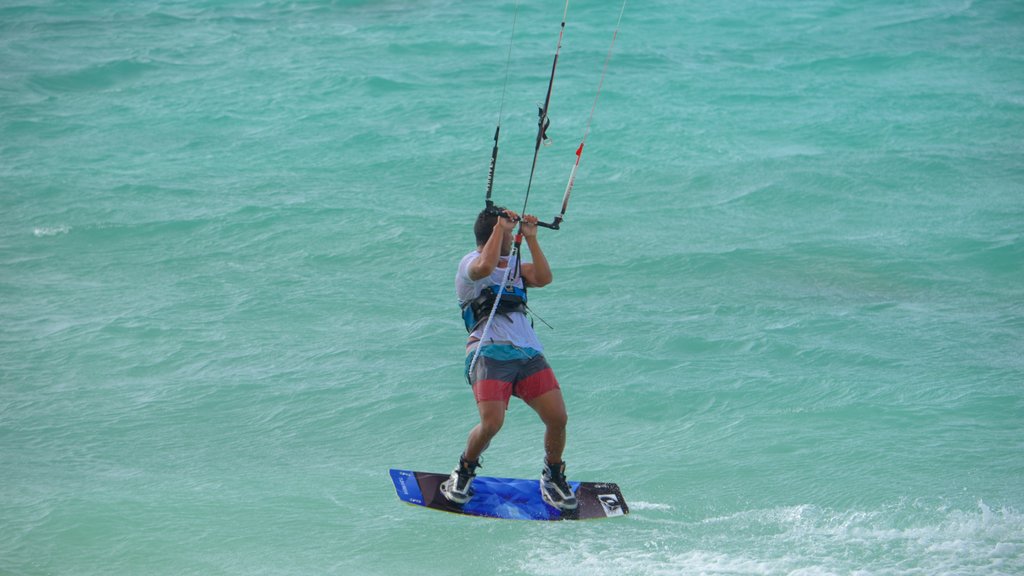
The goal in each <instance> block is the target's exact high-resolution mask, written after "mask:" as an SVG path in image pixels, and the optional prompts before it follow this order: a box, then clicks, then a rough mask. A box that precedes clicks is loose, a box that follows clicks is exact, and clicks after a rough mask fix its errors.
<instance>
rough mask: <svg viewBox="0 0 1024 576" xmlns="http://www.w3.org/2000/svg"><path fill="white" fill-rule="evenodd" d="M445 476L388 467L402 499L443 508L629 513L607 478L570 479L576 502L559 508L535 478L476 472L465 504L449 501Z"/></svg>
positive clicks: (510, 514)
mask: <svg viewBox="0 0 1024 576" xmlns="http://www.w3.org/2000/svg"><path fill="white" fill-rule="evenodd" d="M447 479H448V474H437V473H433V472H413V471H411V470H394V469H392V470H391V480H392V481H393V482H394V483H395V490H396V491H397V492H398V497H399V498H400V499H401V500H402V501H403V502H407V503H409V504H414V505H416V506H425V507H427V508H432V509H434V510H442V511H444V512H452V513H455V514H465V515H467V516H482V517H485V518H505V519H508V520H588V519H592V518H611V517H614V516H623V515H626V514H629V506H627V505H626V501H625V500H624V499H623V498H622V492H620V491H619V487H618V486H617V485H615V484H611V483H608V482H573V481H570V482H569V484H570V485H571V486H572V488H573V490H574V491H575V492H576V499H577V501H579V505H578V506H577V508H576V509H575V510H571V511H561V510H558V509H557V508H555V507H554V506H551V505H550V504H548V503H547V502H545V501H544V498H543V497H542V496H541V494H540V482H539V480H538V479H537V478H534V479H532V480H526V479H522V478H491V477H489V476H477V477H476V479H475V480H473V490H474V491H475V493H474V495H473V498H472V499H471V500H470V501H469V502H467V503H465V504H456V503H454V502H451V501H449V500H448V499H447V498H445V497H444V495H443V494H441V490H440V487H441V482H444V481H445V480H447Z"/></svg>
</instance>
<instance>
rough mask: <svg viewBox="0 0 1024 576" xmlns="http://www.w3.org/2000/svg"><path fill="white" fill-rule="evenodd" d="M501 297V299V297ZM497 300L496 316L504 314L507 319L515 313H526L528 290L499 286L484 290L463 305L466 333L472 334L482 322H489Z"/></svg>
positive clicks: (495, 285)
mask: <svg viewBox="0 0 1024 576" xmlns="http://www.w3.org/2000/svg"><path fill="white" fill-rule="evenodd" d="M499 295H500V297H499ZM495 299H497V300H498V310H497V311H496V312H495V313H496V314H502V315H504V316H505V317H506V318H507V317H508V316H509V315H510V314H512V313H513V312H522V313H523V314H525V313H526V311H527V308H526V288H520V287H518V286H506V287H505V288H502V287H501V286H500V285H498V284H494V285H492V286H488V287H486V288H484V289H483V290H482V291H481V292H480V295H479V296H477V297H476V298H474V299H472V300H470V301H469V302H466V303H465V304H463V305H462V320H463V322H465V323H466V331H467V332H469V333H470V334H472V333H473V330H476V328H477V326H479V325H480V323H481V322H483V321H485V320H487V316H488V315H489V314H490V313H491V308H493V307H494V301H495Z"/></svg>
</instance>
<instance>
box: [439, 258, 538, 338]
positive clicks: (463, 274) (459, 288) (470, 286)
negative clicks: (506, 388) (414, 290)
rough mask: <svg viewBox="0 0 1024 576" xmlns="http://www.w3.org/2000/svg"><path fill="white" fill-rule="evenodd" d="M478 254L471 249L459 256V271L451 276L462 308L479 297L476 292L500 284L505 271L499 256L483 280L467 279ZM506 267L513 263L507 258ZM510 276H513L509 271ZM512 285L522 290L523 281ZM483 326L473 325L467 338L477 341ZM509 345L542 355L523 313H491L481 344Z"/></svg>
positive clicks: (482, 323)
mask: <svg viewBox="0 0 1024 576" xmlns="http://www.w3.org/2000/svg"><path fill="white" fill-rule="evenodd" d="M478 256H480V252H479V251H478V250H474V251H472V252H470V253H469V254H466V255H465V256H463V257H462V261H461V262H459V272H458V273H457V274H456V275H455V294H456V295H457V296H458V298H459V306H462V305H463V304H465V303H466V302H469V301H471V300H473V299H474V298H476V297H477V296H479V295H480V292H482V291H483V290H484V288H486V287H488V286H497V285H499V284H501V281H502V279H504V278H505V268H502V267H501V265H502V264H503V263H505V262H504V260H505V257H504V256H503V257H502V261H499V262H498V267H495V268H494V271H492V272H491V275H490V276H489V277H487V278H481V279H479V280H477V281H476V282H474V281H472V280H470V279H469V265H470V264H472V263H473V260H475V259H476V258H477V257H478ZM509 260H510V261H509V262H508V263H506V264H505V265H506V266H513V267H514V266H515V260H514V259H511V258H510V259H509ZM511 274H515V270H514V269H513V270H512V272H511ZM512 284H513V285H514V286H516V287H519V288H523V279H522V278H519V277H517V278H515V279H514V280H513V282H512ZM484 324H486V322H481V323H480V325H479V326H477V328H476V330H474V331H473V333H472V334H470V339H471V340H472V339H475V340H479V339H480V338H481V336H482V335H483V331H484ZM492 343H493V344H498V343H502V344H512V345H513V346H517V347H519V348H533V349H534V350H536V351H537V352H543V351H544V347H543V346H541V343H540V339H538V338H537V333H536V332H534V330H533V325H532V324H531V323H530V319H529V318H527V317H526V314H523V313H522V312H512V313H510V314H508V315H505V314H495V315H494V320H493V321H492V322H491V325H490V327H489V328H488V329H487V342H485V344H492Z"/></svg>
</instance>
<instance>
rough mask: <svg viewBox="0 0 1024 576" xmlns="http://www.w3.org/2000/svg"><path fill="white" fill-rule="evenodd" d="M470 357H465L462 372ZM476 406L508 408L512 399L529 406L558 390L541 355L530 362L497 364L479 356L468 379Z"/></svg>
mask: <svg viewBox="0 0 1024 576" xmlns="http://www.w3.org/2000/svg"><path fill="white" fill-rule="evenodd" d="M472 357H473V353H472V352H470V353H469V354H468V355H467V357H466V369H467V370H468V369H469V364H470V362H471V361H472ZM468 377H469V383H470V385H471V386H472V387H473V396H474V397H475V398H476V401H477V402H488V401H504V402H505V405H506V406H508V402H509V399H510V398H511V397H512V396H515V397H517V398H520V399H522V400H523V401H525V402H529V401H530V400H533V399H534V398H537V397H539V396H542V395H544V394H546V393H548V392H550V391H552V390H558V389H559V386H558V380H557V379H556V378H555V372H554V371H553V370H552V369H551V366H549V365H548V361H547V360H546V359H545V358H544V355H543V354H537V355H536V356H533V357H530V358H514V359H510V360H498V359H495V358H491V357H488V356H484V355H483V354H480V355H479V356H478V357H477V359H476V365H475V366H474V367H473V373H472V374H469V375H468Z"/></svg>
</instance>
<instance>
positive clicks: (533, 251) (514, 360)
mask: <svg viewBox="0 0 1024 576" xmlns="http://www.w3.org/2000/svg"><path fill="white" fill-rule="evenodd" d="M517 222H520V225H521V228H520V230H521V231H522V234H523V237H524V238H525V239H526V245H527V247H529V249H530V257H531V260H532V262H531V263H517V262H516V261H515V260H516V259H515V258H512V257H510V256H511V252H512V230H513V229H514V228H515V226H516V223H517ZM473 232H474V234H475V235H476V244H477V247H476V250H474V251H472V252H470V253H469V254H467V255H466V256H465V257H463V258H462V261H461V262H460V263H459V271H458V273H457V274H456V276H455V290H456V293H457V294H458V298H459V304H460V305H461V306H462V308H463V318H464V319H465V320H466V329H467V330H468V331H469V332H470V334H469V340H468V342H467V344H466V371H467V377H468V379H469V383H470V385H471V386H472V388H473V396H474V397H475V398H476V406H477V410H478V411H479V413H480V423H479V424H477V425H476V426H475V427H474V428H473V429H472V430H471V431H470V432H469V439H468V440H467V442H466V450H465V452H463V454H462V456H461V457H460V458H459V465H458V466H457V467H456V468H455V470H454V471H452V474H451V476H450V477H449V478H448V480H446V481H445V482H444V483H442V485H441V491H442V493H443V494H444V495H445V497H447V498H448V499H449V500H451V501H452V502H455V503H458V504H464V503H466V502H468V501H469V499H470V498H472V496H473V490H472V484H473V478H474V477H475V476H476V469H477V467H479V466H480V455H481V454H482V453H483V451H484V450H485V449H487V446H488V445H489V444H490V441H491V439H492V438H494V436H495V435H496V434H497V433H498V431H499V430H500V429H501V426H502V424H503V423H504V421H505V411H506V410H507V409H508V403H509V400H510V398H511V397H512V396H516V397H518V398H520V399H522V400H523V401H524V402H526V404H527V405H528V406H530V408H533V410H534V411H536V412H537V415H538V416H540V419H541V421H542V422H543V423H544V425H545V426H546V430H545V432H544V452H545V457H544V469H543V471H542V473H541V481H540V490H541V494H542V495H543V497H544V500H546V501H547V502H548V503H549V504H551V505H552V506H555V507H556V508H560V509H562V510H572V509H575V508H576V505H577V502H576V495H575V494H573V492H572V488H571V487H570V486H569V483H568V482H567V481H566V479H565V462H563V461H562V450H563V449H564V448H565V424H566V420H567V419H568V416H567V415H566V411H565V402H564V401H563V399H562V391H561V389H559V387H558V380H556V379H555V374H554V372H553V371H552V370H551V367H550V366H548V363H547V360H545V359H544V354H543V351H544V348H543V346H541V343H540V340H539V339H538V338H537V334H536V332H534V330H533V325H532V323H531V322H530V320H529V319H528V318H527V317H526V289H527V288H540V287H542V286H546V285H547V284H549V283H550V282H551V279H552V277H551V268H550V267H549V266H548V261H547V259H546V258H545V257H544V252H543V251H542V250H541V248H540V244H539V243H538V242H537V218H536V217H535V216H532V215H525V216H523V217H522V219H521V220H520V218H519V215H518V214H516V213H515V212H513V211H511V210H505V209H503V208H496V209H495V208H491V209H485V210H483V211H482V212H480V214H479V215H478V216H477V219H476V223H475V225H474V226H473ZM510 267H511V270H509V268H510ZM506 273H507V275H508V282H507V283H505V284H504V286H503V285H502V281H503V280H504V279H505V278H506ZM498 293H500V294H501V297H500V298H498V303H499V307H498V310H497V312H496V313H495V314H494V317H493V319H492V320H491V322H490V324H489V325H488V322H487V318H488V315H489V314H490V312H491V308H492V306H493V304H494V301H495V299H496V295H497V294H498ZM485 327H486V335H485V334H484V330H485ZM481 340H483V341H481ZM478 346H479V347H480V351H479V354H478V355H477V347H478ZM475 355H476V356H477V357H476V362H475V364H473V358H474V356H475ZM471 364H473V365H472V370H470V365H471Z"/></svg>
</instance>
